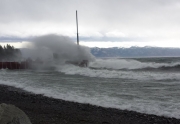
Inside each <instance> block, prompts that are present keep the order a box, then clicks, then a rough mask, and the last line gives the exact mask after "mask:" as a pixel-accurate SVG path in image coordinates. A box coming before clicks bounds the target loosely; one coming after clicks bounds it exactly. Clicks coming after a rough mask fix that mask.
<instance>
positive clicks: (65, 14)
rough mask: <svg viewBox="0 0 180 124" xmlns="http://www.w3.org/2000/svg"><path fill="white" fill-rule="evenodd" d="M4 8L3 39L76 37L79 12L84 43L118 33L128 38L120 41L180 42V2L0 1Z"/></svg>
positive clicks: (1, 20)
mask: <svg viewBox="0 0 180 124" xmlns="http://www.w3.org/2000/svg"><path fill="white" fill-rule="evenodd" d="M0 8H1V11H0V17H1V18H0V36H1V37H2V36H3V37H8V36H15V37H21V38H22V37H29V36H38V35H43V34H48V33H54V34H63V35H68V36H70V37H74V36H76V35H75V33H76V27H75V26H76V25H75V10H78V14H79V32H80V36H81V37H82V38H83V39H88V40H91V39H90V38H92V40H95V39H97V40H98V39H101V40H102V39H103V40H108V39H109V40H111V39H118V38H117V37H114V38H113V37H110V36H109V37H107V36H105V34H106V33H108V32H114V31H115V30H117V31H119V32H122V33H123V34H125V35H126V37H125V38H124V37H122V38H119V39H120V41H121V40H123V39H130V40H133V39H134V40H139V39H144V40H145V41H146V40H154V39H157V40H163V39H169V40H171V39H172V38H173V39H176V40H179V39H180V37H179V35H180V23H179V22H180V15H179V13H178V12H179V11H180V1H179V0H0ZM94 32H99V34H100V35H99V36H100V37H101V38H97V37H96V35H97V34H96V33H94ZM101 35H102V36H101Z"/></svg>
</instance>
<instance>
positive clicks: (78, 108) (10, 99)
mask: <svg viewBox="0 0 180 124" xmlns="http://www.w3.org/2000/svg"><path fill="white" fill-rule="evenodd" d="M0 103H7V104H13V105H15V106H17V107H18V108H20V109H21V110H23V111H24V112H25V113H26V114H27V115H28V117H29V118H30V120H31V122H32V124H180V119H175V118H167V117H160V116H156V115H148V114H142V113H137V112H133V111H126V110H118V109H113V108H103V107H98V106H93V105H89V104H80V103H75V102H67V101H64V100H58V99H54V98H49V97H45V96H43V95H36V94H33V93H29V92H25V91H23V90H20V89H18V88H14V87H9V86H4V85H0Z"/></svg>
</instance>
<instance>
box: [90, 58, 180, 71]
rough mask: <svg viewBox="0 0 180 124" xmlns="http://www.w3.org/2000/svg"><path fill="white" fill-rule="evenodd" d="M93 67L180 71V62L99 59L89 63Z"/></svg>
mask: <svg viewBox="0 0 180 124" xmlns="http://www.w3.org/2000/svg"><path fill="white" fill-rule="evenodd" d="M89 67H90V68H91V69H107V70H143V71H149V70H152V71H153V70H156V71H157V70H159V71H166V70H167V71H168V70H171V71H180V62H175V63H156V62H141V61H137V60H134V59H97V60H96V61H94V62H91V63H90V64H89Z"/></svg>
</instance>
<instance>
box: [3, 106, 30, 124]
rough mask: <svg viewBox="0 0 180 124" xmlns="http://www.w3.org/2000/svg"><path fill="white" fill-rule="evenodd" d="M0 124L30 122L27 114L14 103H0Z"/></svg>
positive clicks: (27, 123)
mask: <svg viewBox="0 0 180 124" xmlns="http://www.w3.org/2000/svg"><path fill="white" fill-rule="evenodd" d="M0 124H31V122H30V120H29V118H28V117H27V115H26V114H25V113H24V112H23V111H22V110H20V109H19V108H17V107H16V106H14V105H7V104H5V103H2V104H0Z"/></svg>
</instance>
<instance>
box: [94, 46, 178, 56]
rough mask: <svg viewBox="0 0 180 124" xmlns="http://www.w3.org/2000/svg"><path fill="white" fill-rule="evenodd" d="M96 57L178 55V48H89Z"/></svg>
mask: <svg viewBox="0 0 180 124" xmlns="http://www.w3.org/2000/svg"><path fill="white" fill-rule="evenodd" d="M91 53H92V54H93V55H94V56H96V57H158V56H161V57H180V48H162V47H130V48H118V47H113V48H97V47H95V48H91Z"/></svg>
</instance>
